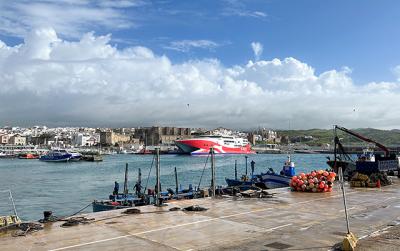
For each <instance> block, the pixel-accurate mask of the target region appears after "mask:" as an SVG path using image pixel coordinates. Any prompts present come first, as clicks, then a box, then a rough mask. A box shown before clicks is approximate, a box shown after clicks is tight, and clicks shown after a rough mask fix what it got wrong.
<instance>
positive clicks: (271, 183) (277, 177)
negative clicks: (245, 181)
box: [259, 155, 296, 189]
mask: <svg viewBox="0 0 400 251" xmlns="http://www.w3.org/2000/svg"><path fill="white" fill-rule="evenodd" d="M295 174H296V172H295V167H294V162H292V161H291V159H290V155H288V159H287V160H286V162H285V164H284V165H283V167H282V170H281V171H280V173H279V174H278V173H275V171H274V170H273V169H272V168H270V169H269V170H268V171H267V172H266V173H261V174H260V175H259V179H260V182H261V183H264V185H265V187H266V188H268V189H272V188H280V187H288V186H289V183H290V180H291V178H292V177H293V176H294V175H295Z"/></svg>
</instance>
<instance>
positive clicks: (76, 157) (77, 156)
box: [66, 151, 82, 161]
mask: <svg viewBox="0 0 400 251" xmlns="http://www.w3.org/2000/svg"><path fill="white" fill-rule="evenodd" d="M66 152H67V153H69V154H71V158H70V159H69V160H70V161H80V160H81V159H82V154H80V153H78V152H71V151H66Z"/></svg>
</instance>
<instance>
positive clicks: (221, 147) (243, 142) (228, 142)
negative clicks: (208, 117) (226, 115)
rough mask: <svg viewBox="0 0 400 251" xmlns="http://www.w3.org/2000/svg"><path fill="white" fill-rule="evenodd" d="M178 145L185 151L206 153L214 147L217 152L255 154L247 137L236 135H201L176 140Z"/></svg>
mask: <svg viewBox="0 0 400 251" xmlns="http://www.w3.org/2000/svg"><path fill="white" fill-rule="evenodd" d="M175 144H176V146H177V147H178V148H179V149H180V150H181V151H182V152H184V153H187V154H191V155H204V154H208V153H209V152H210V148H211V147H213V148H214V152H215V153H216V154H253V153H255V151H252V150H251V146H250V143H249V141H248V140H247V139H244V138H240V137H236V136H224V135H200V136H197V137H195V138H190V139H181V140H176V141H175Z"/></svg>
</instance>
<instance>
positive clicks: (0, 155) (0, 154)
mask: <svg viewBox="0 0 400 251" xmlns="http://www.w3.org/2000/svg"><path fill="white" fill-rule="evenodd" d="M15 157H16V155H15V154H13V153H6V152H0V159H6V158H15Z"/></svg>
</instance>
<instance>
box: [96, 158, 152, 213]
mask: <svg viewBox="0 0 400 251" xmlns="http://www.w3.org/2000/svg"><path fill="white" fill-rule="evenodd" d="M141 179H142V173H141V170H140V168H139V174H138V182H137V185H138V186H139V187H140V188H141ZM118 191H119V184H118V182H115V186H114V191H113V193H112V194H110V195H109V196H108V200H100V201H99V200H94V201H93V202H92V208H93V212H100V211H108V210H114V209H122V208H129V207H134V206H142V205H147V204H148V203H149V202H148V199H147V197H146V196H145V195H144V194H142V193H141V192H140V191H138V192H137V193H129V192H128V164H126V167H125V180H124V192H123V193H119V192H118Z"/></svg>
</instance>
